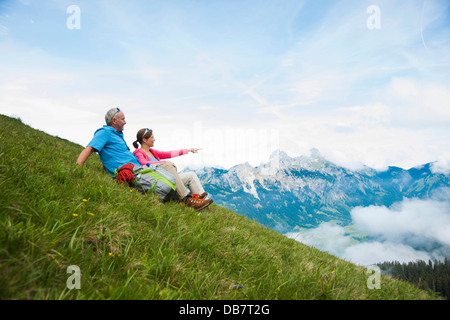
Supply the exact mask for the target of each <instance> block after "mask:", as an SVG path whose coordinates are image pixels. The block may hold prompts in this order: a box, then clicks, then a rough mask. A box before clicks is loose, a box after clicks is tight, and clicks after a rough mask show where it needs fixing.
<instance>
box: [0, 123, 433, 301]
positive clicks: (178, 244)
mask: <svg viewBox="0 0 450 320" xmlns="http://www.w3.org/2000/svg"><path fill="white" fill-rule="evenodd" d="M81 150H82V147H81V146H79V145H76V144H74V143H71V142H69V141H67V140H63V139H60V138H58V137H53V136H50V135H47V134H45V133H44V132H41V131H38V130H35V129H32V128H30V127H28V126H26V125H24V124H22V122H21V121H20V120H18V119H12V118H9V117H5V116H3V115H0V191H1V198H0V277H1V278H0V298H2V299H430V298H436V296H435V295H429V294H428V293H426V292H424V291H421V290H418V289H417V288H415V287H413V286H412V285H410V284H407V283H405V282H400V281H397V280H394V279H391V278H389V277H384V276H383V277H382V279H381V289H379V290H369V289H368V288H367V285H366V284H367V277H368V274H367V273H366V270H365V269H364V268H362V267H358V266H355V265H354V264H351V263H349V262H346V261H343V260H341V259H338V258H336V257H335V256H332V255H330V254H327V253H324V252H322V251H319V250H317V249H315V248H311V247H308V246H306V245H303V244H301V243H298V242H296V241H294V240H292V239H288V238H286V237H284V236H282V235H280V234H278V233H276V232H274V231H272V230H269V229H266V228H264V227H262V226H260V225H259V224H258V223H256V222H254V221H250V220H249V219H247V218H245V217H243V216H240V215H238V214H235V213H234V212H232V211H230V210H227V209H224V208H223V207H220V206H218V205H215V204H213V205H211V207H210V209H207V210H204V211H201V212H200V213H196V212H195V211H193V210H192V209H188V208H186V207H185V206H184V205H181V204H176V203H168V204H161V203H159V202H158V200H156V198H155V197H154V196H153V195H145V196H143V195H141V194H139V193H138V192H136V191H135V190H132V189H130V188H129V187H127V186H123V185H122V186H120V185H117V184H116V183H115V182H114V181H112V180H111V178H110V177H109V176H108V175H107V174H106V172H105V171H103V169H102V167H101V163H100V161H99V159H98V157H97V156H96V155H93V156H91V158H90V159H89V160H88V161H87V162H86V164H85V165H84V166H82V167H78V166H76V165H75V160H76V158H77V156H78V154H79V152H80V151H81ZM69 265H77V266H79V267H80V269H81V273H82V280H81V289H80V290H76V289H73V290H69V289H67V286H66V281H67V279H68V277H69V276H70V274H68V273H67V267H68V266H69ZM235 286H242V288H241V289H235V288H234V287H235Z"/></svg>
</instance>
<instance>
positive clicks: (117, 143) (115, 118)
mask: <svg viewBox="0 0 450 320" xmlns="http://www.w3.org/2000/svg"><path fill="white" fill-rule="evenodd" d="M105 121H106V125H104V126H103V127H102V128H100V129H98V130H97V131H95V133H94V138H92V140H91V142H89V143H88V146H87V147H86V148H85V149H84V150H83V151H81V153H80V155H79V156H78V159H77V164H79V165H82V164H83V163H85V162H86V160H87V158H88V157H89V156H90V155H91V154H92V153H93V152H98V154H99V156H100V160H101V161H102V163H103V165H104V166H105V168H106V171H107V172H108V173H109V174H110V175H111V176H112V177H114V171H115V170H116V169H118V168H120V167H122V166H123V165H124V164H127V163H132V164H135V165H138V166H140V165H141V164H140V163H139V161H138V160H137V159H136V157H135V156H134V154H133V153H132V152H131V151H130V148H128V146H127V144H126V142H125V140H124V139H123V132H122V131H123V128H124V126H125V124H126V123H127V122H126V121H125V115H124V113H123V112H122V111H120V109H119V108H113V109H110V110H109V111H108V112H107V113H106V115H105Z"/></svg>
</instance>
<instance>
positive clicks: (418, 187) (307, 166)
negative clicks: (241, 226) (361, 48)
mask: <svg viewBox="0 0 450 320" xmlns="http://www.w3.org/2000/svg"><path fill="white" fill-rule="evenodd" d="M432 167H433V163H427V164H424V165H421V166H418V167H414V168H411V169H403V168H399V167H394V166H390V167H388V169H387V170H384V171H379V170H375V169H373V168H370V167H364V168H363V169H361V170H350V169H348V168H345V167H342V166H338V165H336V164H334V163H333V162H331V161H328V160H327V159H325V158H324V157H323V156H322V155H321V154H320V152H319V151H318V150H317V149H313V150H311V153H310V155H303V156H299V157H289V156H288V155H287V154H286V153H285V152H283V151H280V150H277V151H275V152H274V153H272V155H271V156H270V159H269V161H268V162H267V163H262V164H261V165H260V166H258V167H252V166H251V165H250V164H248V163H244V164H239V165H236V166H234V167H232V168H230V169H228V170H227V169H223V168H214V167H206V168H202V169H196V170H194V171H195V172H196V173H197V175H198V176H199V178H200V181H201V182H202V183H203V185H204V187H205V190H207V191H208V192H209V193H210V194H211V197H212V198H213V199H214V201H215V202H216V203H218V204H220V205H222V206H224V207H227V208H230V209H232V210H234V211H235V212H237V213H239V214H242V215H245V216H247V217H248V218H250V219H254V220H256V221H257V222H259V223H260V224H262V225H264V226H266V227H269V228H271V229H274V230H276V231H278V232H281V233H284V232H289V231H292V230H295V229H298V228H315V227H317V226H318V225H320V224H321V223H322V222H335V223H336V224H338V225H341V226H347V225H349V224H350V223H351V215H350V212H351V210H352V209H353V208H355V207H366V206H370V205H376V206H386V207H389V206H391V205H392V204H393V203H395V202H398V201H401V200H403V199H404V198H418V199H427V198H429V197H430V196H431V195H432V193H433V191H434V190H436V189H438V188H441V187H449V186H450V183H449V182H450V177H449V176H448V175H445V174H443V173H437V172H433V170H432Z"/></svg>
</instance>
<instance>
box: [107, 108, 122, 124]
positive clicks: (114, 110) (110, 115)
mask: <svg viewBox="0 0 450 320" xmlns="http://www.w3.org/2000/svg"><path fill="white" fill-rule="evenodd" d="M119 111H120V109H119V108H112V109H109V110H108V112H106V115H105V122H106V125H107V126H110V125H112V119H114V117H115V116H116V114H117V113H118V112H119Z"/></svg>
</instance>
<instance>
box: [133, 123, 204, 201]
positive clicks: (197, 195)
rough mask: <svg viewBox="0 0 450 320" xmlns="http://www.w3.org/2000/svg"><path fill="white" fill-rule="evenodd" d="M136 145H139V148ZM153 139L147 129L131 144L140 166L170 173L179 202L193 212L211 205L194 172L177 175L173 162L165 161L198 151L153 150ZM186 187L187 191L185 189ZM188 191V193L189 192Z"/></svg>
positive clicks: (151, 133) (192, 149)
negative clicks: (152, 165) (174, 181)
mask: <svg viewBox="0 0 450 320" xmlns="http://www.w3.org/2000/svg"><path fill="white" fill-rule="evenodd" d="M138 143H140V144H141V147H140V148H138V147H139V145H138ZM154 144H155V137H154V135H153V131H152V130H151V129H148V128H146V129H145V128H144V129H141V130H139V131H138V132H137V134H136V141H134V142H133V146H134V147H135V148H136V150H134V152H133V153H134V155H135V156H136V158H137V159H138V161H139V163H140V164H142V165H150V164H154V165H157V166H159V167H161V168H162V169H164V170H166V171H167V172H169V173H171V174H172V175H173V176H174V177H175V179H176V184H177V190H176V192H177V197H178V199H179V200H180V201H182V202H185V203H186V205H187V206H189V207H193V208H194V209H195V210H201V209H203V208H206V207H207V206H209V205H210V204H211V203H212V200H211V199H206V197H207V195H208V194H207V193H206V192H205V190H204V189H203V186H202V184H201V182H200V180H199V178H198V176H197V174H196V173H195V172H185V173H180V174H179V173H178V172H177V167H176V166H175V164H174V163H173V162H170V161H165V160H164V159H170V158H173V157H178V156H182V155H185V154H187V153H188V152H192V153H197V152H198V150H199V149H195V148H191V149H180V150H173V151H158V150H155V149H153V146H154ZM186 187H188V188H189V190H188V189H187V188H186ZM189 191H190V192H189Z"/></svg>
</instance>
